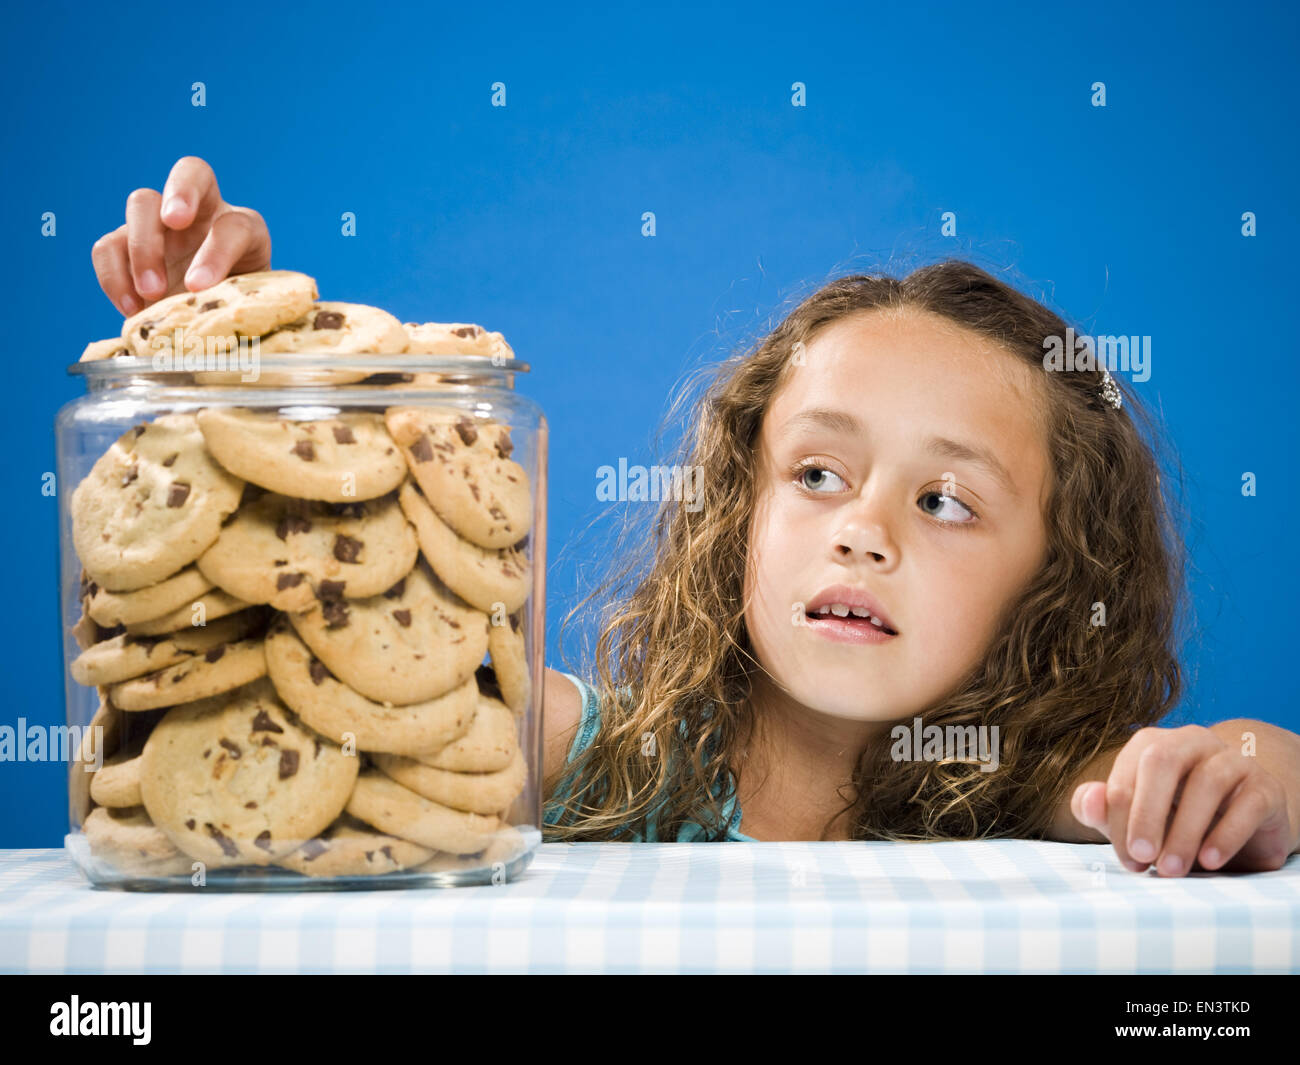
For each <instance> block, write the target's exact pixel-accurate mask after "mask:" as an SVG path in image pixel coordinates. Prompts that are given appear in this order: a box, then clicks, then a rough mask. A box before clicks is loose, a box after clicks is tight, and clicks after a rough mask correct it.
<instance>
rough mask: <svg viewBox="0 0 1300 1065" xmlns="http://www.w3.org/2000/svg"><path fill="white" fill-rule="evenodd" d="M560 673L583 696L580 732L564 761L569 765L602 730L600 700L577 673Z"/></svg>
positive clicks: (579, 721) (590, 686)
mask: <svg viewBox="0 0 1300 1065" xmlns="http://www.w3.org/2000/svg"><path fill="white" fill-rule="evenodd" d="M559 672H560V674H561V675H562V676H565V677H568V678H569V680H571V681H573V683H574V685H575V686H576V687H577V689H578V692H579V694H580V695H581V696H582V716H581V717H580V718H579V719H578V731H577V734H576V735H575V736H574V737H573V743H572V744H571V745H570V746H569V756H568V757H567V758H565V760H564V764H565V765H569V764H570V763H571V762H572V761H573V760H574V759H575V758H576V757H578V755H579V754H581V753H582V752H583V751H584V750H586V749H587V747H589V746H590V745H591V741H592V740H593V739H595V737H596V732H597V730H599V728H600V700H599V699H598V697H597V695H596V689H595V688H594V687H592V685H590V684H588V683H587V682H586V681H585V680H583V679H582V678H581V677H580V676H578V675H577V674H576V673H565V672H564V671H563V670H560V671H559Z"/></svg>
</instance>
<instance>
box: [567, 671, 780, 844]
mask: <svg viewBox="0 0 1300 1065" xmlns="http://www.w3.org/2000/svg"><path fill="white" fill-rule="evenodd" d="M564 676H566V677H568V678H569V679H570V680H571V681H573V683H574V684H575V685H577V688H578V691H580V692H581V693H582V718H581V720H580V721H579V722H578V732H577V735H576V736H574V738H573V743H572V745H571V746H570V748H569V756H568V758H566V759H565V765H566V766H567V765H571V764H572V763H573V760H574V759H575V758H576V757H577V756H578V755H579V754H581V753H582V752H583V751H584V750H586V749H587V747H588V746H590V744H591V742H592V741H593V740H594V739H595V738H596V732H597V730H598V729H599V728H600V706H599V700H598V699H597V697H596V689H595V688H593V687H592V686H591V685H590V684H588V683H587V682H586V681H585V680H583V679H582V678H581V677H579V676H577V675H576V674H574V673H565V674H564ZM731 783H732V789H731V797H729V798H728V799H727V800H726V801H725V802H724V803H723V806H722V813H723V817H724V818H725V819H726V820H727V836H726V838H727V839H728V840H729V841H736V842H742V843H757V842H758V840H756V839H754V837H753V836H747V835H745V834H744V833H743V832H741V831H740V819H741V810H740V803H738V802H737V801H736V799H735V777H734V776H733V777H732V780H731ZM715 794H716V792H715ZM568 795H569V789H568V788H567V787H565V786H564V785H563V783H562V784H561V785H560V786H559V788H558V789H557V795H556V799H563V798H567V797H568ZM555 801H556V800H555V799H553V800H552V803H554V802H555ZM558 819H559V808H558V806H555V805H551V804H548V805H547V807H546V811H545V812H543V815H542V822H543V824H548V825H552V824H555V823H556V821H558ZM705 839H706V837H705V834H704V827H703V826H702V825H699V824H696V823H695V822H694V821H688V822H687V823H686V824H684V825H683V826H682V827H681V829H680V830H679V832H678V836H677V839H676V841H675V842H677V843H699V842H702V841H704V840H705ZM627 842H629V843H659V842H660V840H659V838H658V834H657V832H656V830H655V827H654V826H653V825H651V826H650V828H649V832H648V834H646V835H641V834H637V835H633V836H629V837H627Z"/></svg>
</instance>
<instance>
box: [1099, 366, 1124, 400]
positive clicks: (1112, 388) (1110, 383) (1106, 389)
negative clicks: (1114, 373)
mask: <svg viewBox="0 0 1300 1065" xmlns="http://www.w3.org/2000/svg"><path fill="white" fill-rule="evenodd" d="M1097 391H1098V394H1099V395H1100V396H1101V398H1102V399H1104V400H1105V401H1106V402H1107V403H1109V404H1110V405H1111V406H1112V407H1114V408H1115V409H1116V410H1119V408H1120V406H1121V404H1123V402H1124V397H1123V396H1121V395H1120V392H1119V385H1117V384H1116V383H1115V378H1113V377H1111V375H1110V371H1109V370H1105V369H1103V370H1102V371H1101V388H1100V389H1098V390H1097Z"/></svg>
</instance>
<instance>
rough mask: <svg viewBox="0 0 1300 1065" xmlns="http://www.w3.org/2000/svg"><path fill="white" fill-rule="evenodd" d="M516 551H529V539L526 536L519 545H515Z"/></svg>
mask: <svg viewBox="0 0 1300 1065" xmlns="http://www.w3.org/2000/svg"><path fill="white" fill-rule="evenodd" d="M514 550H516V551H527V550H528V537H527V536H525V537H524V538H523V539H522V540H520V541H519V543H517V544H515V546H514Z"/></svg>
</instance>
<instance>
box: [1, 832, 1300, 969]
mask: <svg viewBox="0 0 1300 1065" xmlns="http://www.w3.org/2000/svg"><path fill="white" fill-rule="evenodd" d="M0 972H5V973H42V972H44V973H49V972H55V973H191V972H193V973H213V972H221V973H338V972H346V973H398V972H446V973H453V972H454V973H521V972H526V973H648V972H654V973H826V972H837V973H838V972H889V973H1017V972H1031V973H1057V972H1064V973H1078V972H1105V973H1171V972H1172V973H1286V972H1289V973H1295V972H1300V856H1293V857H1292V858H1291V859H1290V860H1289V861H1288V862H1287V864H1286V866H1285V867H1284V868H1282V869H1280V870H1278V871H1276V872H1271V873H1251V874H1218V875H1215V874H1194V875H1192V876H1189V877H1185V878H1182V879H1161V878H1159V877H1157V876H1156V875H1155V874H1154V873H1145V874H1133V873H1129V872H1127V871H1125V870H1124V869H1123V867H1122V866H1120V865H1119V863H1118V861H1117V859H1116V857H1115V852H1114V850H1113V849H1112V848H1111V847H1110V846H1108V845H1106V846H1102V845H1092V844H1066V843H1044V842H1035V841H1025V840H998V841H987V842H975V843H913V844H908V843H902V844H900V843H861V842H852V843H838V842H837V843H740V842H727V843H631V844H629V843H611V844H601V843H579V844H563V843H546V844H543V845H542V846H541V847H540V848H539V849H538V851H537V853H536V854H535V856H534V858H533V861H532V863H531V865H529V866H528V868H527V869H526V870H525V871H524V873H523V875H522V876H521V877H520V878H519V879H517V880H515V881H512V882H509V883H506V884H501V885H498V886H492V885H484V886H481V887H460V888H448V889H422V890H418V891H417V890H404V891H396V890H392V891H361V892H307V893H297V892H295V893H265V894H249V893H224V894H222V893H217V892H211V893H207V892H196V893H193V894H190V893H184V894H152V893H141V892H121V891H109V890H95V889H92V888H91V887H89V885H88V884H87V882H86V881H85V880H84V879H83V877H82V875H81V874H80V872H79V871H78V870H77V869H76V867H75V866H73V864H72V863H71V861H70V860H69V859H68V857H67V856H66V855H65V854H64V852H63V851H62V850H8V851H0Z"/></svg>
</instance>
